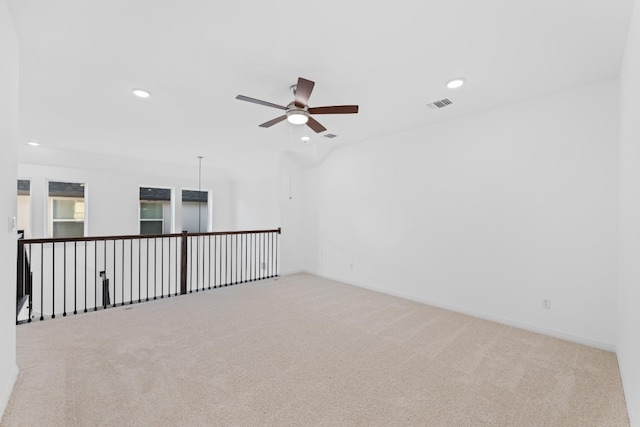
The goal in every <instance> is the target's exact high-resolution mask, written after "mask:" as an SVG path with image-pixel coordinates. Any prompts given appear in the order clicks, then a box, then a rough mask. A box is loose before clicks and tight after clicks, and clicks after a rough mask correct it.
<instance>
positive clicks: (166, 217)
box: [140, 187, 171, 234]
mask: <svg viewBox="0 0 640 427" xmlns="http://www.w3.org/2000/svg"><path fill="white" fill-rule="evenodd" d="M170 232H171V190H170V189H168V188H152V187H140V234H163V233H170Z"/></svg>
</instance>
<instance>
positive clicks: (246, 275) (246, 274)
mask: <svg viewBox="0 0 640 427" xmlns="http://www.w3.org/2000/svg"><path fill="white" fill-rule="evenodd" d="M244 281H245V282H248V281H249V235H248V234H246V233H245V234H244Z"/></svg>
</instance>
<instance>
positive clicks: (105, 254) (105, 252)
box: [102, 240, 109, 309]
mask: <svg viewBox="0 0 640 427" xmlns="http://www.w3.org/2000/svg"><path fill="white" fill-rule="evenodd" d="M103 242H104V244H103V246H104V253H103V257H104V264H103V266H102V268H104V270H103V271H104V279H103V280H107V241H106V240H103ZM106 292H109V288H107V290H106ZM106 296H107V295H106V293H105V289H104V285H102V308H103V309H104V308H107V298H105V297H106Z"/></svg>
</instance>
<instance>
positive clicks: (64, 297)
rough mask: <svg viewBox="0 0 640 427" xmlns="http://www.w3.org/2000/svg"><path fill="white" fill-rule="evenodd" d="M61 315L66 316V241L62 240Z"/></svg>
mask: <svg viewBox="0 0 640 427" xmlns="http://www.w3.org/2000/svg"><path fill="white" fill-rule="evenodd" d="M62 252H63V257H62V262H63V266H62V317H67V242H62Z"/></svg>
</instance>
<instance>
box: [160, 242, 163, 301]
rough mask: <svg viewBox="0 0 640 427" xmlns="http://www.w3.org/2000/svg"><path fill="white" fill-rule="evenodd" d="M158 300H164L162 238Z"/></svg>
mask: <svg viewBox="0 0 640 427" xmlns="http://www.w3.org/2000/svg"><path fill="white" fill-rule="evenodd" d="M160 298H164V237H162V238H161V240H160Z"/></svg>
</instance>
